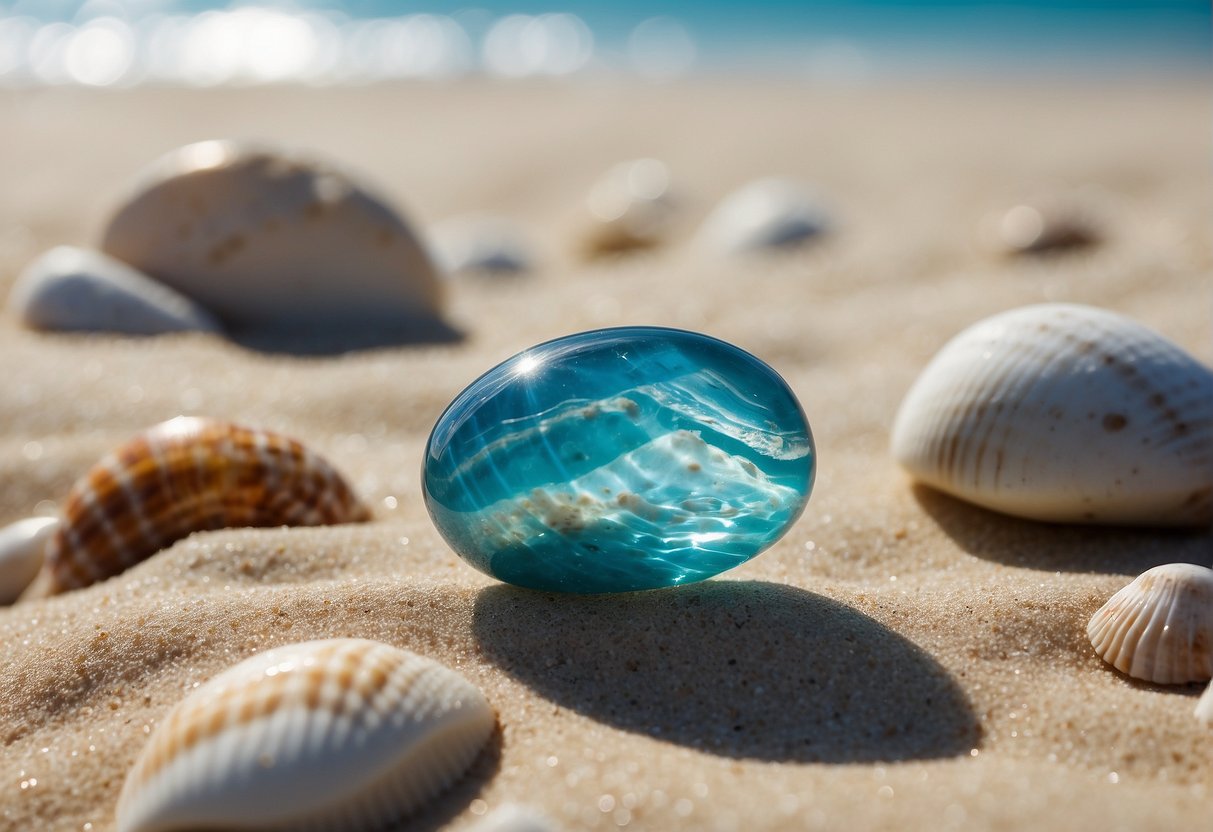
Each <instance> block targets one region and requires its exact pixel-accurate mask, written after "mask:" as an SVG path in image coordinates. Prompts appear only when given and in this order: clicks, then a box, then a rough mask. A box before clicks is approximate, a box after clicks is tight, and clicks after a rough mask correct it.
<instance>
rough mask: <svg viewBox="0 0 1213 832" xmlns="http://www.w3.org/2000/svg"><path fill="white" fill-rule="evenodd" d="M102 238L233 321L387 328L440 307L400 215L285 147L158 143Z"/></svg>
mask: <svg viewBox="0 0 1213 832" xmlns="http://www.w3.org/2000/svg"><path fill="white" fill-rule="evenodd" d="M102 249H103V250H104V251H105V252H106V253H107V254H109V255H111V256H113V257H116V258H118V259H119V260H123V261H125V262H127V263H130V264H131V265H133V266H135V267H136V268H138V269H141V270H142V271H144V272H146V273H147V274H149V275H151V276H153V277H154V278H156V279H157V280H159V281H161V282H163V283H164V284H166V285H168V286H171V287H172V288H173V289H176V290H177V291H179V292H181V293H182V294H183V295H186V296H187V297H190V298H193V299H194V300H196V301H197V302H199V303H201V304H202V305H203V306H205V307H206V308H207V309H209V310H211V311H212V312H213V313H215V314H216V315H218V316H219V317H220V319H222V320H223V321H224V322H225V323H227V324H229V325H231V326H233V327H236V328H241V327H244V328H261V329H266V328H284V327H286V328H289V327H296V328H298V327H302V326H319V325H329V326H352V325H356V326H359V327H365V326H368V325H374V326H393V327H395V326H400V325H404V324H407V323H408V322H410V321H413V322H416V321H419V320H431V319H433V318H436V317H437V316H438V314H439V310H440V308H441V286H440V284H439V281H438V278H437V275H436V273H435V270H434V267H433V265H432V264H431V262H430V259H429V257H428V256H427V254H426V252H425V250H424V249H423V248H422V246H421V244H420V243H419V242H418V240H417V238H416V237H415V236H414V234H413V232H412V230H411V229H410V228H409V226H408V224H407V223H406V222H405V221H404V220H403V219H402V218H401V216H400V215H399V214H398V213H397V212H396V211H395V210H393V209H392V208H391V207H389V206H388V205H387V204H386V203H385V202H384V201H383V200H382V199H380V198H379V197H378V196H376V195H375V194H373V193H372V192H371V191H370V190H369V189H367V188H366V187H365V186H364V185H362V184H360V183H358V182H356V181H354V180H353V179H352V178H351V177H350V176H349V175H348V174H347V173H345V172H344V171H342V170H340V169H338V168H337V167H335V166H333V165H331V164H329V163H327V162H322V161H318V160H315V159H311V158H307V157H305V156H302V155H300V154H297V153H293V152H290V151H286V150H275V149H271V148H268V147H260V146H256V145H244V144H238V143H235V142H230V141H208V142H200V143H198V144H192V145H188V146H186V147H183V148H181V149H179V150H176V151H173V152H172V153H169V154H168V155H167V156H165V157H163V158H161V159H160V160H158V161H157V162H155V163H153V164H152V166H151V167H150V168H149V169H148V170H147V171H146V172H145V173H144V174H143V176H142V177H141V179H140V181H139V182H138V184H137V186H136V187H135V188H134V191H133V193H131V194H130V195H129V196H127V197H126V199H125V200H123V201H122V203H121V204H120V205H119V206H118V208H117V209H116V210H115V212H114V214H113V216H112V218H111V219H110V221H109V224H108V226H107V227H106V229H105V231H104V233H103V235H102Z"/></svg>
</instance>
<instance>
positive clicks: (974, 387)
mask: <svg viewBox="0 0 1213 832" xmlns="http://www.w3.org/2000/svg"><path fill="white" fill-rule="evenodd" d="M892 452H893V456H894V457H895V458H896V459H897V461H898V462H899V463H901V465H902V466H904V467H905V468H906V470H908V471H909V472H910V474H911V475H913V476H914V477H915V478H916V479H918V480H920V481H922V482H924V483H926V484H927V485H931V486H934V487H935V488H938V489H940V490H942V491H946V492H948V493H949V494H952V495H953V496H956V497H959V498H961V499H963V500H968V501H970V502H973V503H976V504H978V505H981V506H985V507H986V508H989V509H993V510H995V511H1001V512H1004V513H1006V514H1013V515H1016V516H1018V517H1027V518H1031V519H1035V520H1047V521H1056V522H1074V523H1119V524H1149V525H1175V526H1182V525H1201V524H1207V523H1209V522H1210V521H1211V520H1213V372H1211V371H1210V370H1209V369H1208V368H1207V367H1205V366H1203V365H1201V364H1200V363H1199V362H1197V361H1196V360H1195V359H1194V358H1192V357H1191V356H1190V355H1188V354H1187V353H1186V352H1184V351H1183V350H1182V349H1180V348H1179V347H1178V346H1176V345H1175V344H1173V343H1171V342H1170V341H1168V340H1167V339H1165V338H1163V337H1162V336H1161V335H1159V334H1158V333H1156V332H1154V331H1152V330H1150V329H1147V328H1146V327H1144V326H1142V325H1140V324H1138V323H1135V322H1134V321H1131V320H1129V319H1128V318H1125V317H1122V316H1120V315H1116V314H1113V313H1111V312H1107V311H1104V310H1101V309H1093V308H1091V307H1087V306H1076V305H1068V304H1045V305H1041V306H1029V307H1025V308H1022V309H1016V310H1013V311H1010V312H1006V313H1003V314H1000V315H995V316H994V317H992V318H988V319H986V320H984V321H982V322H980V323H978V324H975V325H974V326H972V327H970V328H969V329H966V330H965V331H964V332H962V333H960V334H959V335H957V336H956V337H955V338H953V339H952V340H951V341H950V342H948V344H947V345H946V346H944V348H943V349H941V350H940V351H939V353H938V354H937V355H936V356H935V358H934V359H932V360H931V363H930V364H929V365H928V366H927V368H926V369H925V370H923V372H922V374H921V375H920V376H919V377H918V380H917V381H916V382H915V383H914V385H913V387H912V388H911V389H910V391H909V393H907V394H906V397H905V400H904V401H903V402H902V404H901V409H900V410H899V412H898V414H897V417H896V420H895V421H894V424H893V433H892Z"/></svg>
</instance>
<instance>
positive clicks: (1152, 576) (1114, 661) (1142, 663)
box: [1087, 563, 1213, 685]
mask: <svg viewBox="0 0 1213 832" xmlns="http://www.w3.org/2000/svg"><path fill="white" fill-rule="evenodd" d="M1087 636H1088V637H1089V638H1090V639H1091V645H1092V646H1093V647H1094V648H1095V652H1096V653H1098V654H1099V655H1100V657H1101V658H1102V659H1103V660H1104V661H1106V662H1107V663H1108V664H1110V665H1112V666H1113V667H1115V668H1116V669H1117V670H1119V671H1121V672H1122V673H1127V674H1128V675H1130V676H1132V677H1133V678H1134V679H1143V680H1145V681H1147V682H1155V683H1157V684H1160V685H1182V684H1185V683H1187V682H1206V681H1208V680H1209V679H1210V678H1213V569H1206V568H1205V567H1203V566H1193V565H1192V564H1188V563H1169V564H1166V565H1164V566H1156V567H1154V568H1153V569H1150V570H1148V571H1146V572H1143V573H1142V574H1141V575H1140V576H1138V578H1137V579H1136V580H1135V581H1133V583H1131V584H1129V585H1128V586H1126V587H1125V588H1124V589H1122V590H1120V592H1117V593H1116V594H1115V595H1113V596H1112V597H1111V598H1110V599H1109V600H1108V603H1106V604H1104V605H1103V606H1102V607H1100V609H1099V610H1098V611H1097V612H1096V613H1095V615H1093V616H1091V622H1090V623H1089V624H1088V625H1087Z"/></svg>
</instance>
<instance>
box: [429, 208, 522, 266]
mask: <svg viewBox="0 0 1213 832" xmlns="http://www.w3.org/2000/svg"><path fill="white" fill-rule="evenodd" d="M429 243H430V253H431V254H432V255H433V256H434V260H435V261H436V262H437V263H438V266H439V268H441V269H442V271H443V272H444V273H445V274H461V273H466V272H491V273H494V274H518V273H520V272H526V271H530V269H531V264H532V262H533V261H534V258H533V257H532V256H531V253H530V246H529V245H528V244H527V242H526V240H525V239H524V238H523V236H522V234H521V232H520V231H519V230H518V229H517V228H515V227H514V226H513V224H511V223H510V222H508V221H506V220H503V219H500V218H498V217H489V216H468V217H456V218H455V219H450V220H447V221H446V222H442V223H439V224H438V225H436V226H434V227H433V228H432V229H430V238H429Z"/></svg>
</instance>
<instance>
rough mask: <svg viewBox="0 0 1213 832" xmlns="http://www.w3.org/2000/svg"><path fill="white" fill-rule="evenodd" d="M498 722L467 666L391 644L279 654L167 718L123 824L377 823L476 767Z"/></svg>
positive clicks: (241, 667)
mask: <svg viewBox="0 0 1213 832" xmlns="http://www.w3.org/2000/svg"><path fill="white" fill-rule="evenodd" d="M493 723H494V717H493V712H492V709H491V708H490V707H489V705H488V703H487V702H486V701H485V699H484V696H483V694H481V693H480V691H479V690H477V689H476V688H475V687H474V686H473V685H472V684H471V683H469V682H468V681H467V680H466V679H464V678H463V677H462V676H460V675H459V674H458V673H456V672H455V671H453V670H451V669H450V668H448V667H445V666H443V665H441V664H439V663H437V662H434V661H431V660H429V659H425V658H422V657H421V656H418V655H415V654H413V653H409V652H406V651H404V650H400V649H397V648H395V647H392V646H390V645H387V644H381V643H379V642H374V641H367V640H365V639H331V640H323V641H311V642H305V643H302V644H295V645H290V646H287V647H281V648H278V649H274V650H270V651H267V652H265V653H261V654H259V655H256V656H253V657H252V658H250V659H248V660H246V661H243V662H241V663H240V664H238V665H236V666H235V667H233V668H231V669H229V670H227V671H226V672H224V673H222V674H220V675H218V676H216V677H215V678H214V679H212V680H211V681H209V682H207V683H206V684H205V685H203V686H202V687H200V688H198V689H197V690H195V691H193V692H192V693H190V695H189V696H188V697H186V698H185V699H184V700H182V701H181V702H180V703H179V704H178V705H177V706H176V707H175V708H174V709H173V710H172V711H171V712H170V713H169V714H168V715H167V716H166V717H165V718H164V719H163V720H162V721H161V722H160V723H159V724H158V725H157V726H156V729H155V730H154V731H153V732H152V734H151V736H150V737H149V738H148V741H147V745H146V746H145V747H144V749H143V751H142V752H141V753H140V755H139V757H138V759H137V760H136V761H135V764H134V766H133V767H132V768H131V770H130V773H129V774H128V775H127V778H126V783H125V785H124V786H123V789H122V794H121V796H120V798H119V800H118V812H117V828H118V832H173V830H182V831H184V830H194V829H246V830H253V829H309V830H322V829H324V830H370V829H375V828H378V827H380V826H382V825H384V824H386V823H389V822H391V821H392V820H395V819H397V818H399V817H402V816H404V815H407V814H409V813H410V812H412V811H414V810H416V809H417V808H419V807H420V806H421V805H422V804H423V803H425V802H426V801H427V800H429V799H431V798H432V797H434V796H435V795H437V794H438V793H439V792H441V791H442V790H443V789H445V788H446V787H447V786H448V785H450V784H451V783H452V782H453V781H454V780H455V779H456V778H458V777H460V776H461V775H462V774H463V773H464V772H466V771H467V769H468V767H469V766H470V765H471V763H472V761H473V760H475V758H476V756H477V755H478V754H479V753H480V750H481V749H482V748H483V747H484V745H485V743H486V742H487V740H488V738H489V736H490V734H491V733H492V730H493Z"/></svg>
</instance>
